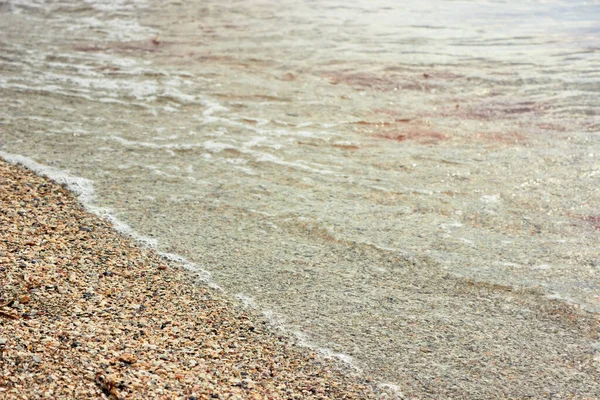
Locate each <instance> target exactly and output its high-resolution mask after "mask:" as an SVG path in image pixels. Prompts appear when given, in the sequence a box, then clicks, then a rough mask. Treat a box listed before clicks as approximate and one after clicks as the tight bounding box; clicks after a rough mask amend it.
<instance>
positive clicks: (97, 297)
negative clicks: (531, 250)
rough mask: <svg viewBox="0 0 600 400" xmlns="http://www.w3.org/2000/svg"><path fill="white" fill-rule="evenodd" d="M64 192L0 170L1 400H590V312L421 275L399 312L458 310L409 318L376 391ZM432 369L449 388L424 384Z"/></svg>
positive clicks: (530, 294) (28, 175) (595, 334)
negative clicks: (394, 363) (386, 380)
mask: <svg viewBox="0 0 600 400" xmlns="http://www.w3.org/2000/svg"><path fill="white" fill-rule="evenodd" d="M13 162H14V160H13ZM29 167H30V168H31V166H29ZM33 169H34V170H35V168H33ZM36 171H37V170H36ZM37 172H38V173H40V171H37ZM63 178H64V179H63ZM69 179H75V178H70V177H69V178H68V179H67V176H66V175H65V176H64V177H62V178H60V179H59V181H61V184H58V183H56V182H54V181H52V180H51V179H49V178H45V177H43V176H40V175H36V173H35V172H34V171H32V170H31V169H28V168H27V167H23V166H22V165H15V164H11V163H8V162H5V161H3V160H1V159H0V205H1V207H0V225H2V226H7V227H10V228H9V229H6V230H4V231H1V232H0V282H1V283H2V284H1V285H0V306H1V307H0V312H1V314H0V357H2V360H3V363H1V364H0V394H2V395H3V396H6V398H10V399H12V398H15V399H16V398H31V397H36V398H41V397H49V398H112V399H117V398H118V399H126V398H139V397H151V398H165V399H166V398H186V399H193V398H196V399H205V398H257V399H259V398H273V399H278V398H336V399H337V398H348V399H350V398H351V399H362V398H365V399H367V398H380V399H390V398H406V399H421V398H423V399H441V398H465V399H468V398H498V399H507V398H511V399H512V398H524V397H527V398H550V397H552V396H553V395H554V394H557V395H560V396H562V398H569V399H595V398H598V397H600V384H599V383H598V382H600V345H599V344H598V343H599V338H600V320H599V318H598V315H597V314H593V313H589V312H587V311H585V310H582V309H580V308H578V307H574V306H572V305H569V304H566V303H565V302H561V301H558V300H551V299H548V298H547V296H545V295H544V294H542V293H539V292H537V291H535V290H519V289H515V288H510V287H501V286H497V285H493V284H487V283H485V282H473V281H470V280H461V279H453V278H448V277H437V276H436V275H435V271H431V272H430V275H431V274H433V275H431V276H429V275H428V276H429V278H428V285H429V286H430V289H431V290H433V289H434V292H431V293H429V291H428V290H427V291H424V292H423V291H422V289H418V288H419V287H421V286H422V285H421V284H420V283H418V281H417V280H414V281H412V280H410V281H408V282H407V283H406V284H407V285H410V286H411V287H415V288H417V290H416V291H414V290H413V289H411V290H409V291H408V292H407V293H412V295H413V296H414V299H412V301H417V302H421V301H425V300H426V299H429V300H427V301H426V302H428V304H424V306H426V307H428V308H431V310H432V311H434V309H435V307H439V306H440V305H443V304H444V303H445V302H447V301H450V299H451V298H452V299H455V300H456V305H455V306H454V307H456V306H459V307H461V308H462V309H460V308H454V314H453V315H452V316H451V318H452V319H447V318H445V319H439V320H437V319H435V318H434V320H432V319H431V318H432V317H434V316H435V314H433V313H432V314H429V313H428V314H426V315H423V316H422V317H423V318H422V321H421V320H420V319H418V318H419V317H418V316H417V315H409V318H408V320H406V321H404V322H406V323H405V330H404V331H403V332H402V334H403V338H402V342H400V343H398V349H399V352H398V354H390V355H389V356H392V357H401V358H404V359H405V361H404V362H403V365H402V366H398V371H402V374H401V375H402V376H403V380H402V381H400V382H398V383H399V385H398V386H396V385H385V384H381V383H378V382H379V381H381V379H379V377H377V378H378V379H376V380H374V379H372V378H367V377H365V375H362V376H359V375H357V374H353V373H352V371H351V370H350V369H348V368H347V366H344V365H342V363H340V362H336V361H334V360H329V359H324V358H322V357H320V356H319V355H317V354H316V353H315V352H314V351H311V350H309V349H307V348H305V347H300V346H299V345H298V341H297V340H295V339H294V338H293V337H292V336H291V335H288V334H279V333H278V332H277V331H276V330H275V329H273V327H272V326H270V325H269V324H268V323H267V322H266V321H265V320H264V318H262V317H261V316H259V315H257V313H256V312H255V311H253V310H246V309H244V307H243V306H241V305H240V304H238V303H237V302H236V301H235V300H233V299H232V298H230V297H227V294H224V293H223V292H221V291H219V290H216V289H215V288H214V287H209V286H208V285H206V283H207V281H206V276H198V275H196V276H195V274H194V273H193V272H192V271H190V270H188V269H185V268H184V267H183V266H182V264H181V263H179V262H177V261H170V260H169V259H166V258H165V257H163V256H161V255H159V254H157V253H156V252H155V251H154V250H151V249H145V248H142V246H141V245H140V244H139V243H136V241H135V240H134V238H132V237H128V236H127V235H124V234H122V233H119V232H118V231H117V230H116V229H115V227H114V226H113V225H112V224H111V222H110V221H109V220H106V219H103V218H101V217H98V216H96V215H94V214H92V213H90V212H89V211H87V210H85V209H84V208H83V205H82V204H81V200H82V198H81V193H79V192H77V193H76V194H79V195H80V198H79V200H78V199H77V198H76V197H75V194H74V193H73V192H72V191H73V187H72V186H71V187H69V188H70V189H71V191H69V190H67V188H66V187H65V186H68V182H69ZM71 183H72V182H71ZM411 279H415V278H414V277H413V278H411ZM5 282H6V283H5ZM208 283H210V281H208ZM415 284H416V285H417V286H414V285H415ZM429 286H427V287H429ZM422 287H423V288H425V287H426V286H422ZM399 293H402V291H400V292H399ZM446 298H447V300H443V299H446ZM440 300H441V301H440ZM409 301H411V300H409ZM447 306H448V305H446V307H447ZM469 308H472V310H471V311H468V313H465V310H467V309H469ZM398 318H401V316H399V317H398ZM472 318H475V319H472ZM425 324H426V325H425ZM381 327H383V326H381ZM373 329H378V325H375V326H374V327H373ZM13 332H14V333H13ZM457 335H458V336H457ZM490 335H493V336H490ZM373 350H374V351H375V350H376V349H373ZM440 355H441V356H442V357H443V358H442V359H440ZM404 364H406V365H404ZM444 365H446V366H445V369H446V370H447V371H448V372H449V373H451V374H453V375H456V376H457V377H453V376H440V377H442V378H443V379H444V380H440V378H439V377H438V378H436V377H435V376H433V375H431V376H430V374H431V373H432V371H435V369H436V368H441V367H443V366H444ZM382 367H383V366H382ZM407 368H409V369H407ZM453 368H454V369H456V370H453ZM384 372H385V371H384ZM398 373H399V372H398ZM515 374H516V375H515ZM520 374H522V375H520ZM461 376H462V378H461ZM438 380H439V382H437V381H438ZM448 382H450V383H452V384H453V386H448ZM506 384H509V385H510V387H507V388H505V389H501V390H498V388H499V387H501V386H502V385H506ZM438 385H440V386H439V387H438ZM216 396H218V397H216Z"/></svg>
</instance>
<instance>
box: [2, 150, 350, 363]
mask: <svg viewBox="0 0 600 400" xmlns="http://www.w3.org/2000/svg"><path fill="white" fill-rule="evenodd" d="M0 157H2V158H3V159H4V160H5V161H7V162H9V163H12V164H21V165H23V166H25V167H26V168H28V169H30V170H32V171H33V172H35V173H36V174H38V175H42V176H46V177H48V178H50V179H52V180H53V181H55V182H56V183H59V184H64V185H66V186H67V188H68V189H69V190H70V191H71V192H73V193H74V194H75V195H76V196H77V198H78V200H79V201H80V202H81V203H82V204H83V206H84V207H85V208H86V209H87V210H88V211H89V212H91V213H93V214H95V215H98V216H99V217H101V218H104V219H107V220H108V221H110V222H111V223H112V225H113V227H114V228H115V229H116V230H117V231H118V232H121V233H123V234H125V235H128V236H130V237H132V238H133V239H135V240H136V241H138V242H140V243H142V244H143V245H145V246H147V247H150V248H152V249H156V247H157V244H158V242H157V240H156V239H152V238H148V237H145V236H142V235H140V234H138V233H137V232H135V231H134V230H133V229H132V228H131V227H130V226H129V225H128V224H127V223H125V222H123V221H121V220H119V219H118V218H117V217H116V216H114V214H113V212H112V210H111V209H110V208H103V207H98V206H96V205H94V204H93V201H94V198H95V191H94V184H93V182H92V181H91V180H89V179H86V178H82V177H77V176H73V175H71V174H70V173H69V172H67V171H64V170H60V169H58V168H54V167H50V166H46V165H42V164H39V163H38V162H36V161H34V160H32V159H31V158H29V157H25V156H22V155H18V154H10V153H6V152H4V151H1V150H0ZM157 253H158V254H159V255H160V256H162V257H164V258H165V259H167V260H170V261H174V262H177V263H179V264H181V265H182V266H183V267H184V268H186V269H187V270H190V271H192V272H194V273H196V274H197V275H198V278H199V280H200V281H201V282H203V283H205V284H206V285H208V286H209V287H211V288H213V289H216V290H221V291H222V290H223V289H222V288H221V287H220V286H219V285H217V284H216V283H215V282H214V281H213V280H212V276H211V273H210V272H209V271H207V270H205V269H204V268H202V267H200V266H199V265H197V264H195V263H193V262H190V261H189V260H188V259H187V258H185V257H182V256H180V255H178V254H173V253H167V252H160V251H157ZM235 297H237V299H238V300H240V302H241V303H242V304H244V305H245V306H247V307H252V308H256V307H255V306H254V300H253V299H252V298H251V297H249V296H246V295H243V294H238V295H236V296H235ZM263 315H264V318H265V320H266V321H267V322H268V323H269V324H270V325H271V326H272V327H274V328H276V329H278V330H280V331H282V332H284V333H286V334H290V335H291V336H293V337H294V338H296V343H297V344H298V345H299V346H301V347H307V348H309V349H311V350H314V351H316V352H317V353H318V354H319V355H321V356H322V357H324V358H329V359H337V360H339V361H341V362H342V363H343V364H345V365H346V366H347V367H350V368H352V369H354V370H355V371H357V372H358V373H362V370H361V369H360V368H359V367H358V366H357V365H355V364H354V360H353V358H352V357H351V356H349V355H347V354H343V353H336V352H334V351H332V350H331V349H328V348H324V347H319V346H317V345H315V344H314V343H312V342H310V341H309V340H308V339H307V338H306V334H304V333H302V332H299V331H294V330H290V329H288V328H286V323H285V320H284V318H283V317H282V316H281V315H279V314H276V313H274V312H272V311H263Z"/></svg>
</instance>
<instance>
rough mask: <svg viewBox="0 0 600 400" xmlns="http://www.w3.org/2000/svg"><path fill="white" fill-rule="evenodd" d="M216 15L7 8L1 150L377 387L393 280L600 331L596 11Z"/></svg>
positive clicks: (94, 7) (161, 5)
mask: <svg viewBox="0 0 600 400" xmlns="http://www.w3.org/2000/svg"><path fill="white" fill-rule="evenodd" d="M222 3H223V2H220V1H212V0H208V1H202V2H200V1H197V2H193V1H191V2H190V1H186V2H183V1H166V2H165V1H163V2H154V1H147V2H138V1H135V2H134V1H128V0H122V1H121V0H119V1H87V2H81V1H52V2H50V1H47V2H46V1H32V0H26V1H21V0H17V1H8V2H4V3H0V32H2V36H1V37H0V146H1V149H2V150H4V151H6V152H9V153H15V154H23V155H26V156H28V157H31V158H33V159H35V160H36V161H38V162H40V163H42V164H46V165H51V166H54V167H58V168H62V169H66V170H69V171H70V172H71V173H72V174H74V175H78V176H82V177H85V178H87V179H90V180H91V181H92V182H93V183H94V186H95V188H96V194H97V198H96V202H97V203H98V204H99V205H101V206H103V207H110V208H111V209H112V210H113V212H114V213H115V214H116V215H117V216H118V217H119V218H120V219H122V220H124V221H126V222H127V223H128V224H130V225H131V226H132V227H133V228H134V229H135V230H136V231H137V232H139V233H140V234H142V235H145V236H147V237H151V238H153V239H155V240H156V243H157V244H158V249H159V250H161V251H164V252H169V253H176V254H179V255H182V256H184V257H186V258H188V259H189V260H191V261H193V262H194V263H196V264H198V265H200V266H202V267H203V268H205V269H206V270H209V271H211V272H212V274H213V279H214V280H215V282H217V283H218V284H219V285H220V286H222V287H223V288H224V289H225V290H227V291H228V292H230V293H232V294H238V293H239V294H241V295H242V296H243V298H244V299H248V298H251V299H253V300H252V301H253V302H254V303H255V304H256V305H257V306H258V307H259V308H261V309H269V310H272V311H274V312H275V313H276V315H278V316H279V317H280V318H281V319H282V321H283V322H284V324H285V325H286V326H288V327H289V328H290V329H292V330H295V331H297V332H299V333H300V334H301V335H303V337H305V338H306V340H308V341H310V342H312V343H314V344H315V345H317V346H322V347H328V348H330V349H331V350H332V351H334V352H341V353H344V354H350V355H352V356H353V357H354V359H355V363H356V364H357V365H359V366H360V367H361V368H364V369H366V371H367V372H368V373H370V374H373V375H374V376H376V377H377V378H378V379H382V380H389V381H392V382H393V381H395V380H397V379H399V378H398V376H397V375H396V373H395V372H394V368H393V365H394V362H398V361H397V360H395V359H394V360H395V361H394V360H391V361H389V360H388V361H386V357H387V356H388V355H389V354H391V353H393V352H394V351H395V350H394V349H393V348H392V347H390V346H391V345H389V343H391V342H392V341H393V340H392V339H393V338H394V337H395V335H399V334H401V333H400V332H398V331H397V330H396V326H395V325H394V322H393V321H394V319H395V318H399V317H398V316H399V315H404V314H402V313H406V312H407V310H406V309H403V308H402V307H403V306H402V305H401V304H400V305H398V304H396V305H394V304H392V303H390V301H389V299H394V298H395V297H397V296H398V293H399V292H398V291H399V287H400V286H399V285H400V283H401V282H405V281H406V279H407V274H408V275H410V276H412V275H414V276H418V277H420V278H419V279H421V278H423V277H427V276H429V275H428V274H431V275H432V276H433V275H435V276H443V275H446V274H447V275H448V276H452V277H465V278H470V279H474V280H477V281H483V282H490V283H494V284H501V285H509V286H515V287H534V288H540V289H542V290H543V291H544V292H546V293H547V294H548V295H550V296H554V297H558V298H562V299H565V300H567V301H570V302H573V303H576V304H579V305H581V306H583V307H586V308H587V309H589V310H593V311H598V310H600V290H599V289H600V287H599V285H600V251H599V249H598V243H599V240H598V239H599V235H600V189H599V188H600V161H599V160H600V68H599V66H600V22H599V21H600V3H599V2H596V1H441V0H438V1H429V2H426V1H420V2H417V1H392V0H380V1H362V0H356V1H344V2H342V1H339V0H329V1H300V0H286V1H271V0H265V1H252V2H247V1H231V2H227V3H226V4H222ZM411 274H412V275H411ZM413 311H414V310H413ZM373 327H375V328H373ZM373 330H375V331H376V332H373ZM390 338H391V339H390ZM388 358H393V357H388ZM390 365H391V366H390Z"/></svg>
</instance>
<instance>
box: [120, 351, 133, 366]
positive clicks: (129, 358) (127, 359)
mask: <svg viewBox="0 0 600 400" xmlns="http://www.w3.org/2000/svg"><path fill="white" fill-rule="evenodd" d="M119 361H123V362H124V363H127V364H134V363H135V362H136V361H137V357H136V356H134V355H133V354H130V353H123V354H121V355H120V356H119Z"/></svg>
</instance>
